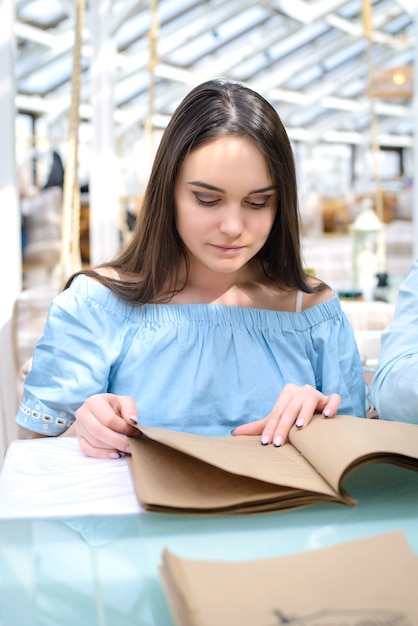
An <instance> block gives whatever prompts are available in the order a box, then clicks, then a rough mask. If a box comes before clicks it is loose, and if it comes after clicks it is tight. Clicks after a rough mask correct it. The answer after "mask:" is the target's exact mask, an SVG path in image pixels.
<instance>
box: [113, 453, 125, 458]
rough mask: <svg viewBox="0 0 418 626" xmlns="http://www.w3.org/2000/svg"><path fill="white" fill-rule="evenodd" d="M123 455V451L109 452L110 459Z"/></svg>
mask: <svg viewBox="0 0 418 626" xmlns="http://www.w3.org/2000/svg"><path fill="white" fill-rule="evenodd" d="M124 456H125V455H124V454H123V452H109V458H110V459H121V458H122V457H124Z"/></svg>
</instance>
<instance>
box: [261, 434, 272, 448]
mask: <svg viewBox="0 0 418 626" xmlns="http://www.w3.org/2000/svg"><path fill="white" fill-rule="evenodd" d="M269 440H270V438H269V436H268V435H263V436H262V437H261V445H262V446H266V445H267V444H268V442H269Z"/></svg>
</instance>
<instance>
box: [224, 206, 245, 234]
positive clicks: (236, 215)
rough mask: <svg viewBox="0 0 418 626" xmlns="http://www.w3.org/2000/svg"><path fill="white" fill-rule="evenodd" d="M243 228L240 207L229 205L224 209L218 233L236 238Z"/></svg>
mask: <svg viewBox="0 0 418 626" xmlns="http://www.w3.org/2000/svg"><path fill="white" fill-rule="evenodd" d="M243 227H244V224H243V218H242V214H241V207H239V206H231V205H229V206H227V207H225V209H224V211H223V212H222V216H221V222H220V225H219V230H220V232H221V233H222V234H224V235H227V236H228V237H238V236H239V235H241V233H242V231H243Z"/></svg>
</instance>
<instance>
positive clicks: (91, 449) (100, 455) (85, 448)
mask: <svg viewBox="0 0 418 626" xmlns="http://www.w3.org/2000/svg"><path fill="white" fill-rule="evenodd" d="M78 442H79V445H80V449H81V451H82V453H83V454H84V455H85V456H89V457H93V458H96V459H121V458H123V457H124V456H125V453H124V452H121V451H120V450H116V449H110V448H107V447H105V448H102V447H100V446H94V445H92V443H91V442H90V441H88V440H87V439H86V438H85V437H82V436H79V437H78Z"/></svg>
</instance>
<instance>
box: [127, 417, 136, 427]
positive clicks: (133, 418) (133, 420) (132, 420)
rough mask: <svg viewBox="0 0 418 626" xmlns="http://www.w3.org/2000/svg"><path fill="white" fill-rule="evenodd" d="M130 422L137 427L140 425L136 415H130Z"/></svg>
mask: <svg viewBox="0 0 418 626" xmlns="http://www.w3.org/2000/svg"><path fill="white" fill-rule="evenodd" d="M129 421H130V422H132V424H135V426H136V425H137V424H138V418H137V417H136V416H135V415H130V416H129Z"/></svg>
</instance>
